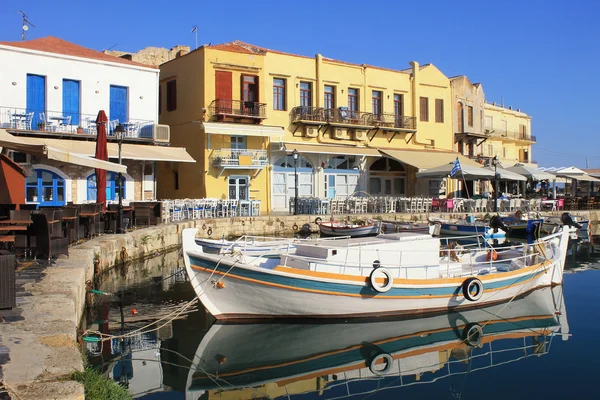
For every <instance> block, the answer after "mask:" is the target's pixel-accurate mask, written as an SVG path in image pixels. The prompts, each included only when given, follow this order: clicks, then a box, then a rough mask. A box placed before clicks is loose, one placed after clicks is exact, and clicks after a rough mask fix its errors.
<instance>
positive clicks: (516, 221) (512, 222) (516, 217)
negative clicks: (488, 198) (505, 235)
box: [501, 210, 544, 237]
mask: <svg viewBox="0 0 600 400" xmlns="http://www.w3.org/2000/svg"><path fill="white" fill-rule="evenodd" d="M501 218H502V222H503V223H504V225H506V227H507V228H508V229H509V230H510V236H511V237H527V236H531V235H539V234H540V233H541V228H542V224H543V223H544V219H543V218H541V217H539V216H538V214H537V213H534V212H530V213H527V214H523V213H522V212H521V211H518V210H517V211H516V212H515V213H514V214H512V215H509V216H506V217H501Z"/></svg>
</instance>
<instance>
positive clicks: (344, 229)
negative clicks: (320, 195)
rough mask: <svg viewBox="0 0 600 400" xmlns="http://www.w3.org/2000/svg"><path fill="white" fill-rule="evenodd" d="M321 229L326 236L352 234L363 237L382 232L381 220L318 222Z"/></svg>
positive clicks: (352, 235) (351, 235)
mask: <svg viewBox="0 0 600 400" xmlns="http://www.w3.org/2000/svg"><path fill="white" fill-rule="evenodd" d="M317 224H318V225H319V230H320V231H321V235H324V236H350V237H353V238H354V237H363V236H376V235H379V233H381V222H380V221H375V222H369V221H367V222H362V223H356V224H352V223H348V222H338V221H331V222H318V223H317Z"/></svg>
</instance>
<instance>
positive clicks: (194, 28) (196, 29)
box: [190, 26, 198, 49]
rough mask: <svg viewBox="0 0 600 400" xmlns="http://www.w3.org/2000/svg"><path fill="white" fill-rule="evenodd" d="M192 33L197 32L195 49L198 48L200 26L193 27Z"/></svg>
mask: <svg viewBox="0 0 600 400" xmlns="http://www.w3.org/2000/svg"><path fill="white" fill-rule="evenodd" d="M190 33H195V34H196V47H195V49H197V48H198V27H197V26H194V27H192V30H191V32H190Z"/></svg>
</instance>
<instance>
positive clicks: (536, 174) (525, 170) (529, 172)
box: [505, 164, 556, 181]
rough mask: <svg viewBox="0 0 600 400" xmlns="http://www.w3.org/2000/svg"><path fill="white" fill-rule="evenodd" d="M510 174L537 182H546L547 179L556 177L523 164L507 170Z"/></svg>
mask: <svg viewBox="0 0 600 400" xmlns="http://www.w3.org/2000/svg"><path fill="white" fill-rule="evenodd" d="M505 169H506V170H508V171H510V172H515V173H517V174H519V175H523V176H525V177H527V178H530V179H533V180H536V181H544V180H546V179H555V178H556V176H555V175H554V174H551V173H549V172H544V171H540V170H539V169H537V168H534V167H529V166H527V165H523V164H515V165H513V166H512V167H508V168H505Z"/></svg>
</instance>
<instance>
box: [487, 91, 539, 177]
mask: <svg viewBox="0 0 600 400" xmlns="http://www.w3.org/2000/svg"><path fill="white" fill-rule="evenodd" d="M484 116H485V117H492V129H493V132H492V133H491V136H490V139H488V144H491V145H493V149H494V154H492V155H495V156H497V157H498V159H500V161H501V162H502V164H503V165H504V166H505V167H506V166H512V165H514V164H515V163H517V162H521V161H522V160H521V154H520V153H521V150H527V151H528V153H529V155H528V158H529V163H531V160H533V158H532V156H533V155H532V152H531V147H532V146H531V145H532V143H531V142H528V141H523V140H517V139H516V138H515V135H516V134H518V132H519V129H520V125H525V126H526V130H527V131H526V132H527V135H528V136H531V134H532V132H531V117H530V116H528V115H527V114H525V113H523V112H521V111H518V110H511V109H508V108H504V107H500V106H496V105H493V104H489V103H486V104H485V105H484ZM504 121H505V122H506V123H504ZM505 127H506V128H505ZM505 129H506V131H507V132H506V137H504V136H503V135H505V132H504V130H505ZM517 136H518V135H517Z"/></svg>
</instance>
